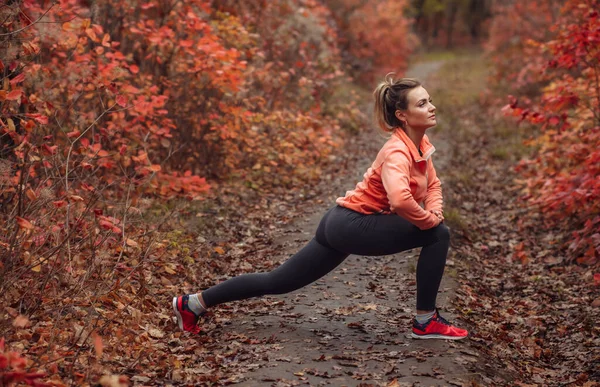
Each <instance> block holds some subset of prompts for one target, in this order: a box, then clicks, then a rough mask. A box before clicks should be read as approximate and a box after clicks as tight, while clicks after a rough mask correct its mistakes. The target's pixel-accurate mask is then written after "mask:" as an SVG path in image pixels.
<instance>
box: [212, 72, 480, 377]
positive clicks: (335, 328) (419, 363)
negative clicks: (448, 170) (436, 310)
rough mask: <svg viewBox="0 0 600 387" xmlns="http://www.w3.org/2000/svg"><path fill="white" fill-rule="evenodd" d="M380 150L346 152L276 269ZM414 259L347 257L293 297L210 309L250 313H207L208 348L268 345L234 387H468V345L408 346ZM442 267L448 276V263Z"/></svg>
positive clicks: (281, 244)
mask: <svg viewBox="0 0 600 387" xmlns="http://www.w3.org/2000/svg"><path fill="white" fill-rule="evenodd" d="M441 64H442V62H440V61H435V62H426V63H421V64H417V65H414V66H413V67H412V69H410V71H409V72H408V74H407V76H412V77H415V78H419V79H421V80H425V87H427V86H428V85H427V81H426V79H427V77H428V76H429V75H430V74H432V73H434V72H435V71H437V70H438V69H439V68H440V66H441ZM369 102H370V101H369ZM370 109H371V106H370V104H369V105H368V106H367V105H365V110H370ZM367 113H369V112H368V111H367ZM429 135H430V138H431V139H432V142H433V143H434V145H435V146H436V149H437V151H436V153H435V155H434V162H435V164H436V169H437V170H438V173H439V174H440V175H442V176H441V178H442V180H443V171H444V168H445V165H446V160H447V158H448V156H447V153H446V156H445V151H444V149H445V146H444V143H445V139H444V134H443V133H435V129H433V130H432V131H431V134H429ZM384 142H385V138H384V137H383V136H382V135H381V134H379V132H378V131H377V129H375V128H374V127H371V128H368V130H365V131H364V133H362V134H360V136H359V138H357V139H356V143H355V144H352V148H354V149H353V151H356V152H359V153H360V158H361V160H363V161H361V162H360V163H359V164H360V165H358V166H353V169H352V170H348V171H345V172H346V173H340V174H339V175H338V177H336V178H335V179H334V182H333V183H332V184H331V185H330V189H329V190H328V192H325V193H324V194H323V195H322V196H321V197H318V198H315V199H314V200H313V202H314V203H322V204H321V205H315V206H314V207H313V208H311V209H310V212H309V213H308V214H307V216H306V217H305V218H303V219H299V220H298V221H296V222H294V224H293V225H292V226H291V227H289V228H288V229H287V230H286V231H285V233H284V234H283V235H282V236H281V237H280V238H279V239H278V240H277V241H276V243H277V248H278V249H280V251H281V257H280V261H281V262H283V261H285V259H287V258H288V257H289V256H291V255H292V254H294V253H295V252H296V251H298V249H300V248H301V247H302V246H303V244H304V243H306V242H307V241H309V240H310V239H311V238H312V236H313V235H314V232H315V230H316V228H317V225H318V222H319V220H320V218H321V216H322V215H323V213H324V212H325V211H326V210H327V208H329V207H330V206H331V205H332V204H333V203H334V200H335V198H336V197H338V196H342V195H343V194H344V193H345V191H346V190H349V189H352V188H353V187H354V185H355V184H356V183H357V181H359V180H360V179H362V175H363V173H364V171H365V170H366V169H367V168H368V167H369V166H370V163H371V162H372V160H373V159H374V157H375V156H376V154H377V151H378V150H379V148H380V147H381V145H383V143H384ZM418 253H419V249H415V250H411V251H407V252H404V253H401V254H395V255H390V256H383V257H363V256H350V257H348V258H347V259H346V261H345V262H344V263H343V264H342V265H340V266H339V267H338V268H337V269H336V270H334V271H333V272H331V273H330V274H328V275H327V276H325V277H323V278H322V279H320V280H319V281H317V282H315V283H313V284H312V285H309V286H307V287H305V288H303V289H300V290H298V291H295V292H293V293H290V294H286V295H282V296H276V297H264V298H261V299H260V300H246V301H240V302H239V303H238V302H234V303H231V304H228V305H226V306H219V307H217V308H215V309H218V308H222V307H224V308H227V309H229V310H230V311H232V310H233V311H235V310H236V309H237V308H238V305H241V303H246V304H247V303H255V305H254V306H253V307H252V308H243V309H244V311H249V312H248V313H246V312H244V313H240V315H238V316H237V317H238V318H233V319H226V320H225V319H224V320H222V321H221V322H219V320H218V311H217V312H216V316H217V319H216V320H217V322H216V323H215V324H214V325H213V324H211V325H212V329H211V330H210V331H208V332H206V334H207V335H209V336H211V337H212V338H213V339H215V341H216V342H218V340H216V339H217V338H218V337H219V336H220V335H226V336H227V337H228V338H229V339H231V338H235V337H238V338H239V340H238V344H239V345H240V346H244V345H246V344H245V343H265V344H268V345H266V346H257V349H256V350H247V351H246V356H238V357H237V358H236V359H235V362H237V363H238V364H237V365H236V367H235V368H236V369H240V368H245V369H247V370H248V372H246V373H245V374H244V375H243V376H239V374H236V375H235V376H233V377H232V379H231V380H230V381H231V382H233V383H237V385H240V386H267V385H272V386H291V385H312V386H320V385H334V386H359V385H360V386H388V385H389V386H413V385H414V386H446V385H459V386H460V385H467V384H469V381H470V380H473V379H474V378H475V377H476V376H477V375H473V374H470V373H469V372H468V371H467V369H466V368H465V365H466V364H469V363H473V362H476V361H477V358H478V353H477V352H476V351H475V350H474V349H473V348H472V346H471V345H470V342H469V340H463V341H459V342H451V341H440V340H414V339H411V338H410V337H409V333H410V326H411V319H412V317H413V315H414V304H415V290H416V286H415V267H416V262H417V258H418ZM448 266H449V267H451V266H452V262H451V261H450V262H449V263H448ZM451 274H452V270H448V269H447V273H446V275H445V276H444V280H443V282H442V285H441V288H440V294H439V297H438V306H439V307H440V308H441V310H442V311H444V312H445V316H446V317H447V318H448V319H449V320H451V321H455V322H456V323H457V325H460V326H463V327H465V324H464V322H460V321H457V320H455V319H454V317H455V316H454V315H453V313H452V312H453V308H452V304H451V300H452V298H453V297H455V293H454V290H455V288H456V282H455V281H454V280H453V278H452V275H451ZM211 341H212V340H211ZM232 343H233V344H232ZM223 345H228V346H232V348H233V347H235V346H236V341H235V340H234V341H233V342H232V341H231V340H227V341H225V340H224V341H223ZM258 348H262V349H261V350H259V349H258ZM223 350H225V349H223ZM257 351H265V353H257ZM242 363H244V364H242ZM245 363H247V364H245ZM224 366H225V365H224Z"/></svg>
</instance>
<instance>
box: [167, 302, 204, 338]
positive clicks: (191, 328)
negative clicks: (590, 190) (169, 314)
mask: <svg viewBox="0 0 600 387" xmlns="http://www.w3.org/2000/svg"><path fill="white" fill-rule="evenodd" d="M189 298H190V296H189V295H185V296H179V297H173V312H175V317H177V324H178V325H179V328H180V329H181V330H182V331H184V332H191V333H195V334H197V333H200V327H199V326H198V316H197V315H196V314H195V313H194V312H192V310H191V309H190V307H189V306H188V299H189Z"/></svg>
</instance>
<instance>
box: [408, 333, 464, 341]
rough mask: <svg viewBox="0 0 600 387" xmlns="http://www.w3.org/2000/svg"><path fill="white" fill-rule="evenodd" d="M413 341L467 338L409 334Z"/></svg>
mask: <svg viewBox="0 0 600 387" xmlns="http://www.w3.org/2000/svg"><path fill="white" fill-rule="evenodd" d="M410 336H411V337H412V338H413V339H421V340H426V339H443V340H462V339H466V338H467V336H444V335H417V334H416V333H411V335H410Z"/></svg>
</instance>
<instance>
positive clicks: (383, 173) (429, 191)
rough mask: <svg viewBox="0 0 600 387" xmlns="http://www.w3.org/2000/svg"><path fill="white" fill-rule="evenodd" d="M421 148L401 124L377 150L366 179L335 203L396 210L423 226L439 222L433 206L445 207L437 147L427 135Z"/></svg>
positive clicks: (365, 210)
mask: <svg viewBox="0 0 600 387" xmlns="http://www.w3.org/2000/svg"><path fill="white" fill-rule="evenodd" d="M421 152H422V153H423V156H421V155H420V154H419V151H418V150H417V147H416V146H415V144H414V143H413V142H412V140H411V139H410V138H409V137H408V135H407V134H406V133H405V132H404V130H402V129H400V128H398V129H396V131H395V132H394V133H393V134H392V136H391V137H390V139H389V140H388V141H387V142H386V143H385V145H384V146H383V147H382V148H381V150H380V151H379V153H378V154H377V158H376V159H375V161H374V162H373V164H372V165H371V168H369V169H368V170H367V172H366V173H365V175H364V179H363V181H361V182H359V183H358V184H357V185H356V188H355V189H354V190H352V191H348V192H346V196H344V197H340V198H338V199H337V200H336V203H337V204H338V205H340V206H342V207H346V208H349V209H351V210H354V211H357V212H360V213H363V214H376V213H380V214H390V213H395V214H397V215H399V216H401V217H403V218H404V219H406V220H408V221H409V222H411V223H412V224H414V225H415V226H417V227H419V228H420V229H421V230H427V229H429V228H432V227H435V226H437V225H438V224H439V220H438V217H437V216H436V215H435V214H433V213H431V212H430V211H431V210H438V211H442V185H441V183H440V179H438V177H437V174H436V173H435V168H434V167H433V162H432V161H431V155H432V154H433V152H435V148H434V147H433V145H432V144H431V142H429V138H428V137H427V135H424V136H423V140H422V141H421Z"/></svg>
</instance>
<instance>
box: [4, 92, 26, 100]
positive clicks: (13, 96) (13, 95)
mask: <svg viewBox="0 0 600 387" xmlns="http://www.w3.org/2000/svg"><path fill="white" fill-rule="evenodd" d="M21 94H23V90H21V89H15V90H13V91H11V92H10V93H8V94H7V95H6V99H7V100H9V101H17V100H19V99H20V98H21Z"/></svg>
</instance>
